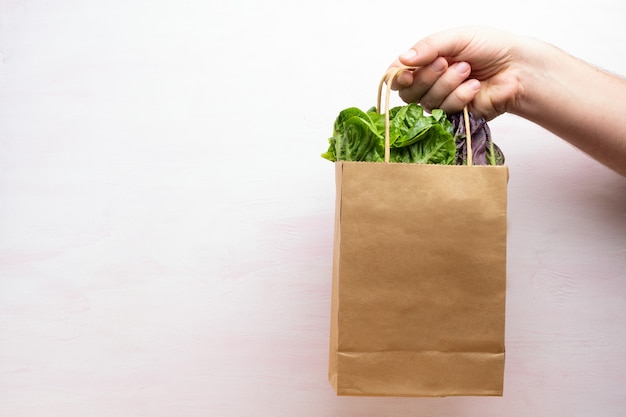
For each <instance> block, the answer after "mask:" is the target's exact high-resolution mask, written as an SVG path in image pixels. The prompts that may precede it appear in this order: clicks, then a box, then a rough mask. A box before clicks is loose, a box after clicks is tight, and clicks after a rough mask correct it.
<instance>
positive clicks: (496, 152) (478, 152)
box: [448, 112, 504, 165]
mask: <svg viewBox="0 0 626 417" xmlns="http://www.w3.org/2000/svg"><path fill="white" fill-rule="evenodd" d="M448 119H449V120H450V121H451V122H452V126H453V128H454V138H455V142H456V149H457V151H456V164H457V165H465V164H467V144H466V138H465V120H464V118H463V113H462V112H461V113H456V114H453V115H449V116H448ZM469 120H470V132H471V134H472V157H473V162H474V165H503V164H504V154H503V153H502V151H501V150H500V148H499V147H498V146H497V145H496V144H495V143H493V141H492V140H491V130H490V129H489V126H488V125H487V121H486V120H485V119H484V118H482V117H474V116H473V115H472V114H471V113H470V114H469Z"/></svg>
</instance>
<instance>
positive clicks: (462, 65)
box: [454, 62, 470, 74]
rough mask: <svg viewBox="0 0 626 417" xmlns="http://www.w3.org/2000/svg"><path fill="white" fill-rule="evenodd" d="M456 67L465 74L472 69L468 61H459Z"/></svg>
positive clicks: (460, 72)
mask: <svg viewBox="0 0 626 417" xmlns="http://www.w3.org/2000/svg"><path fill="white" fill-rule="evenodd" d="M454 68H455V69H456V72H458V73H459V74H465V73H466V72H467V71H468V70H469V69H470V66H469V64H468V63H467V62H458V63H457V64H456V65H455V66H454Z"/></svg>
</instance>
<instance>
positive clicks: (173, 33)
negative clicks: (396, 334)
mask: <svg viewBox="0 0 626 417" xmlns="http://www.w3.org/2000/svg"><path fill="white" fill-rule="evenodd" d="M625 17H626V3H624V2H621V1H618V0H597V1H595V2H593V3H589V2H583V1H578V0H569V1H545V0H544V1H538V0H529V1H524V2H518V3H515V4H513V3H507V2H501V1H493V2H488V1H481V0H478V1H472V2H460V1H457V0H454V1H449V2H417V1H406V0H389V1H385V2H373V1H372V2H367V1H363V0H359V1H356V0H351V1H346V0H332V1H330V0H318V1H314V2H306V3H300V2H293V1H286V0H268V1H265V2H257V1H252V0H233V1H228V2H227V1H220V2H217V1H212V0H209V1H200V0H195V1H169V2H168V1H164V0H143V1H121V0H120V1H117V0H116V1H95V0H82V1H80V0H56V1H44V0H39V1H35V0H32V1H30V0H21V1H17V0H16V1H10V0H0V416H2V417H22V416H28V417H31V416H32V417H35V416H36V417H41V416H46V417H55V416H63V417H74V416H76V417H87V416H98V417H100V416H103V417H126V416H150V417H161V416H162V417H175V416H180V417H195V416H216V417H244V416H256V417H265V416H267V417H283V416H284V417H294V416H297V417H326V416H333V417H334V416H337V417H357V416H358V417H370V416H371V417H374V416H397V417H404V416H406V417H408V416H411V417H422V416H423V417H426V416H429V417H438V416H441V417H443V416H447V417H449V416H457V417H472V416H477V417H478V416H480V417H490V416H508V417H516V416H551V417H559V416H568V417H572V416H590V415H593V416H599V417H610V416H624V415H625V414H626V393H625V391H624V385H625V384H626V337H625V336H624V335H625V332H626V180H625V179H624V178H622V177H620V176H618V175H616V174H614V173H612V172H611V171H609V170H608V169H606V168H604V167H603V166H600V165H599V164H597V163H596V162H594V161H592V160H590V159H589V158H587V157H586V156H585V155H583V154H582V153H580V152H579V151H578V150H576V149H574V148H572V147H571V146H570V145H568V144H567V143H565V142H563V141H562V140H560V139H559V138H556V137H555V136H553V135H551V134H549V133H548V132H546V131H544V130H543V129H541V128H540V127H538V126H535V125H533V124H531V123H529V122H527V121H525V120H522V119H519V118H516V117H514V116H510V115H504V116H501V117H500V118H498V119H496V120H494V121H492V122H491V123H490V126H491V129H492V133H493V136H494V140H495V141H496V143H498V145H499V146H500V147H501V148H502V149H503V151H504V153H505V155H506V157H507V162H508V165H509V166H510V182H509V237H508V263H507V267H508V285H507V291H508V292H507V322H506V326H507V327H506V344H507V345H506V348H507V362H506V375H505V392H504V396H503V397H502V398H464V397H460V398H442V399H406V398H345V397H341V398H338V397H336V396H335V395H334V393H333V391H332V389H331V388H330V386H329V385H328V382H327V360H328V334H329V310H330V278H331V277H330V269H331V256H332V228H333V216H334V198H335V190H334V168H333V165H332V164H331V163H329V162H327V161H325V160H323V159H322V158H321V157H320V156H319V155H320V154H321V153H322V152H323V151H325V150H326V147H327V138H328V136H329V135H330V133H331V128H332V123H333V121H334V118H335V116H336V114H337V113H338V112H339V111H340V110H341V109H343V108H345V107H349V106H357V107H362V108H368V107H370V106H372V105H373V104H374V101H375V95H376V88H377V85H378V81H379V79H380V77H381V76H382V74H383V72H384V71H385V70H386V68H387V66H388V64H389V63H390V62H391V61H392V60H393V59H395V57H396V56H397V55H398V54H399V53H401V52H403V51H404V50H406V49H407V48H408V47H410V46H411V45H412V44H413V43H415V42H416V41H417V40H418V39H420V38H421V37H423V36H425V35H427V34H429V33H431V32H433V31H436V30H440V29H443V28H446V27H449V26H456V25H460V24H465V23H476V24H487V25H491V26H495V27H499V28H503V29H509V30H511V31H515V32H518V33H523V34H528V35H530V36H534V37H538V38H542V39H545V40H547V41H550V42H552V43H555V44H557V45H558V46H560V47H561V48H563V49H565V50H566V51H568V52H571V53H573V54H575V55H577V56H579V57H581V58H582V59H584V60H586V61H589V62H591V63H593V64H595V65H598V66H600V67H602V68H605V69H607V70H610V71H613V72H615V73H618V74H626V58H624V57H625V56H626V50H625V48H624V45H626V30H625V29H624V24H623V22H624V18H625ZM625 100H626V98H625ZM580 105H581V106H584V105H585V103H580ZM614 105H617V106H623V105H624V103H614ZM615 122H616V123H618V122H622V121H617V120H616V121H615Z"/></svg>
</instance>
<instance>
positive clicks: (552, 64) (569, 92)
mask: <svg viewBox="0 0 626 417" xmlns="http://www.w3.org/2000/svg"><path fill="white" fill-rule="evenodd" d="M543 48H544V52H543V53H542V54H541V57H542V62H541V63H540V64H539V63H538V64H537V65H535V66H528V67H526V68H525V70H524V71H523V72H522V74H521V80H522V81H521V82H522V83H523V85H524V88H523V91H522V94H521V97H520V99H519V101H518V103H517V104H516V105H515V106H513V107H512V108H511V113H514V114H517V115H519V116H522V117H524V118H526V119H528V120H531V121H533V122H535V123H537V124H539V125H540V126H543V127H544V128H546V129H548V130H550V131H551V132H553V133H555V134H556V135H558V136H560V137H561V138H563V139H565V140H567V141H568V142H570V143H572V144H573V145H574V146H576V147H578V148H579V149H581V150H582V151H583V152H585V153H587V154H588V155H590V156H591V157H593V158H595V159H596V160H598V161H599V162H601V163H603V164H605V165H606V166H608V167H609V168H612V169H613V170H615V171H616V172H618V173H620V174H621V175H624V176H626V120H625V119H624V115H623V107H622V104H623V103H624V102H626V81H625V80H624V79H622V78H620V77H617V76H614V75H611V74H609V73H607V72H605V71H602V70H600V69H598V68H595V67H593V66H592V65H589V64H587V63H585V62H583V61H581V60H579V59H577V58H575V57H572V56H570V55H568V54H566V53H564V52H563V51H560V50H558V49H557V48H554V47H552V46H549V45H544V46H543Z"/></svg>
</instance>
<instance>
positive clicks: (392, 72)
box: [376, 66, 474, 166]
mask: <svg viewBox="0 0 626 417" xmlns="http://www.w3.org/2000/svg"><path fill="white" fill-rule="evenodd" d="M415 69H417V67H405V66H400V67H394V68H390V69H388V70H387V72H386V73H385V75H384V76H383V78H382V79H381V80H380V83H379V85H378V99H377V100H376V111H377V112H378V113H380V112H381V108H380V104H381V98H382V92H383V87H384V86H385V84H386V85H387V91H386V95H385V162H389V156H390V155H389V154H390V147H391V145H390V143H389V99H390V96H391V83H392V82H393V80H395V78H396V77H397V76H398V74H400V73H401V72H402V71H413V70H415ZM463 119H464V121H465V137H466V142H467V165H470V166H471V165H473V164H474V162H473V155H472V132H471V130H470V120H469V113H468V111H467V106H465V107H464V108H463Z"/></svg>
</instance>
